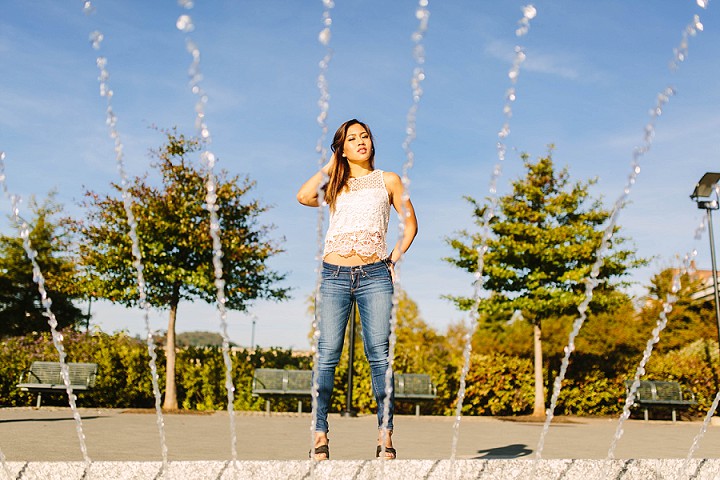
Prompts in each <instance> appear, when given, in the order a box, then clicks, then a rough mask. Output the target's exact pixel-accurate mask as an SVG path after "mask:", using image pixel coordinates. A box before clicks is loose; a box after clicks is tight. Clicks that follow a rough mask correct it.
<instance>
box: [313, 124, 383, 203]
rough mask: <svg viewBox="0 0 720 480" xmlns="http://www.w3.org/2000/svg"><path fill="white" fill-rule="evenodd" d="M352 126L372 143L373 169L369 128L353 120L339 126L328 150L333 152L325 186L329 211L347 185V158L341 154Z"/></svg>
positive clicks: (373, 152) (373, 146)
mask: <svg viewBox="0 0 720 480" xmlns="http://www.w3.org/2000/svg"><path fill="white" fill-rule="evenodd" d="M353 125H360V126H361V127H363V128H364V129H365V131H366V132H367V134H368V136H369V137H370V141H371V142H372V149H371V150H370V168H371V169H374V168H375V141H374V140H373V136H372V132H370V127H368V126H367V125H366V124H364V123H363V122H361V121H360V120H357V119H355V118H353V119H351V120H348V121H347V122H345V123H343V124H342V125H340V127H339V128H338V129H337V131H336V132H335V136H334V137H333V142H332V145H330V149H331V150H332V151H333V156H334V157H335V162H334V163H333V166H332V168H331V169H330V172H328V176H329V177H330V179H329V180H328V182H327V184H326V185H325V203H327V204H328V205H329V206H330V209H331V210H334V209H335V201H336V200H337V197H338V195H340V192H341V191H342V190H343V188H345V186H346V185H347V181H348V178H350V164H349V163H348V160H347V158H345V157H344V156H343V153H344V146H345V138H346V137H347V131H348V129H349V128H350V127H351V126H353Z"/></svg>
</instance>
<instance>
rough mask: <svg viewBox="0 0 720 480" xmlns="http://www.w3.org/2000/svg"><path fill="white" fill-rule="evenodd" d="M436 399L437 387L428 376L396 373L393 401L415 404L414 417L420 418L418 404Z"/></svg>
mask: <svg viewBox="0 0 720 480" xmlns="http://www.w3.org/2000/svg"><path fill="white" fill-rule="evenodd" d="M435 397H437V387H436V386H435V385H433V383H432V380H431V378H430V375H426V374H424V373H396V374H395V400H408V401H413V402H415V416H417V417H419V416H420V402H424V401H432V400H435Z"/></svg>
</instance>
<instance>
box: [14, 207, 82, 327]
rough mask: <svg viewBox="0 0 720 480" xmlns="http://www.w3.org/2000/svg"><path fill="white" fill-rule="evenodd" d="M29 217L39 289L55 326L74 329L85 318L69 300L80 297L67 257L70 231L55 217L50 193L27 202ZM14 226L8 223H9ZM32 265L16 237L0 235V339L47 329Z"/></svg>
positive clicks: (55, 212)
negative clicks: (40, 282) (47, 301)
mask: <svg viewBox="0 0 720 480" xmlns="http://www.w3.org/2000/svg"><path fill="white" fill-rule="evenodd" d="M29 208H30V210H31V211H32V214H33V218H32V220H31V221H29V222H28V223H29V233H30V234H29V237H28V238H29V240H30V244H31V246H32V248H33V250H35V251H36V252H37V257H36V258H35V260H36V261H37V263H38V265H39V266H40V270H41V272H42V274H43V277H44V279H45V290H46V291H47V293H48V297H49V298H50V300H51V301H52V307H51V308H52V312H53V315H54V316H55V319H56V320H57V322H58V328H65V327H74V326H76V325H77V324H79V323H81V322H83V321H85V320H86V318H87V317H86V316H85V315H83V313H82V312H81V311H80V309H78V308H77V307H76V306H75V305H74V303H73V300H77V299H81V298H82V293H81V292H80V291H79V290H78V289H77V288H75V286H76V285H77V279H76V276H77V274H78V272H77V266H76V264H75V263H74V261H73V260H72V258H70V257H69V256H68V251H69V250H70V240H71V235H70V232H69V229H68V228H67V227H68V225H67V223H66V221H64V220H62V219H60V220H58V219H56V218H55V217H56V216H57V214H58V213H60V212H61V211H62V206H61V205H60V204H58V203H56V202H55V201H54V194H53V193H51V194H50V195H49V196H48V198H47V199H46V200H45V201H44V202H43V203H42V204H38V203H37V202H36V201H35V199H31V200H30V202H29ZM18 226H19V225H17V224H15V223H14V221H13V227H14V228H17V227H18ZM47 322H48V319H47V316H46V315H45V307H43V305H42V302H41V298H40V293H39V291H38V286H37V283H35V281H34V280H33V267H32V263H31V262H30V260H29V259H28V257H27V253H26V252H25V249H24V248H23V241H22V239H21V238H18V237H11V236H5V235H1V236H0V337H4V336H17V335H26V334H28V333H30V332H33V331H36V332H42V331H46V330H48V329H49V327H48V323H47Z"/></svg>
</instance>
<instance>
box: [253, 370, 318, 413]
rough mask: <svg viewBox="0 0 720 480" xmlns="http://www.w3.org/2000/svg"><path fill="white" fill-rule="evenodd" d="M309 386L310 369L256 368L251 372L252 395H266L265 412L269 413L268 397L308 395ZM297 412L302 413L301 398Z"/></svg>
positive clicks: (310, 381)
mask: <svg viewBox="0 0 720 480" xmlns="http://www.w3.org/2000/svg"><path fill="white" fill-rule="evenodd" d="M311 388H312V370H283V369H279V368H256V369H255V373H254V374H253V380H252V396H253V397H266V399H265V412H266V413H270V398H272V397H276V396H287V397H306V396H307V397H309V396H310V395H311V391H310V390H311ZM298 413H302V399H300V400H298Z"/></svg>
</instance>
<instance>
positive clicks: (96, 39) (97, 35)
mask: <svg viewBox="0 0 720 480" xmlns="http://www.w3.org/2000/svg"><path fill="white" fill-rule="evenodd" d="M104 38H105V36H104V35H103V34H102V33H101V32H99V31H98V30H95V31H94V32H92V33H91V34H90V38H89V40H90V44H91V45H92V48H94V49H95V50H99V49H100V42H102V41H103V39H104Z"/></svg>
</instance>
